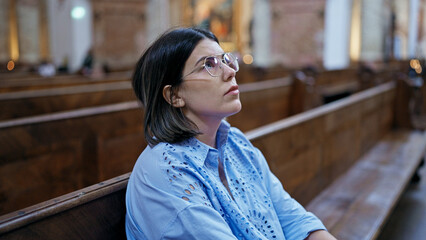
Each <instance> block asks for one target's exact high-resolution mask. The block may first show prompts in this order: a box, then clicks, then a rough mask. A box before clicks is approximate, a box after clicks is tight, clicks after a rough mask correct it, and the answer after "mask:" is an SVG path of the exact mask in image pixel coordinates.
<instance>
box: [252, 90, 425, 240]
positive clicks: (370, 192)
mask: <svg viewBox="0 0 426 240" xmlns="http://www.w3.org/2000/svg"><path fill="white" fill-rule="evenodd" d="M397 101H399V100H398V98H397V91H396V84H395V83H394V82H390V83H386V84H383V85H380V86H378V87H375V88H372V89H369V90H366V91H363V92H360V93H357V94H354V95H352V96H350V97H348V98H345V99H342V100H339V101H337V102H333V103H330V104H327V105H324V106H322V107H319V108H317V109H313V110H310V111H307V112H305V113H302V114H299V115H296V116H293V117H290V118H287V119H285V120H282V121H278V122H276V123H273V124H270V125H267V126H264V127H261V128H258V129H255V130H252V131H249V132H247V136H248V137H249V138H250V139H251V141H252V142H253V144H254V145H256V146H257V147H259V149H260V150H261V151H262V152H263V153H264V154H265V157H266V159H268V162H269V164H270V167H271V170H272V171H273V172H274V173H275V174H276V175H277V177H278V178H279V179H280V180H281V181H282V182H283V185H284V186H285V188H286V190H287V191H288V192H289V193H290V194H291V195H292V196H293V197H294V198H295V199H297V200H298V201H299V202H300V203H302V204H303V205H305V206H306V207H307V209H308V210H310V211H312V212H314V213H315V214H316V215H317V216H318V217H319V218H320V219H322V220H323V222H324V224H325V225H326V227H327V228H328V229H329V230H330V232H331V233H332V234H333V235H335V236H336V237H337V238H338V239H375V237H377V235H378V234H379V233H380V230H381V227H382V226H383V224H384V223H385V222H386V220H387V218H388V216H389V214H390V213H391V212H392V210H393V208H394V206H395V204H396V202H397V201H398V199H399V196H400V195H401V194H402V193H403V191H404V189H405V187H406V186H407V184H408V182H409V181H410V179H411V177H412V176H413V174H414V172H415V171H416V169H417V167H418V166H419V164H420V162H421V161H422V159H424V156H425V153H426V133H425V132H422V131H418V130H412V129H404V128H398V126H395V120H394V119H395V118H394V117H395V115H397V114H399V113H400V111H399V110H398V109H396V108H395V106H396V105H395V102H397Z"/></svg>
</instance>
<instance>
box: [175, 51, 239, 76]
mask: <svg viewBox="0 0 426 240" xmlns="http://www.w3.org/2000/svg"><path fill="white" fill-rule="evenodd" d="M225 55H228V56H230V57H231V59H234V61H232V62H231V63H233V62H235V63H236V66H237V69H234V68H232V67H230V66H229V64H227V63H225V60H224V57H225ZM218 56H221V58H220V59H219V58H218ZM210 57H214V58H216V59H218V60H219V64H220V65H219V68H220V69H222V73H223V64H225V65H226V66H228V67H230V68H231V69H233V70H234V71H235V72H238V71H239V70H240V65H239V64H238V58H237V57H235V56H234V54H232V53H230V52H226V53H221V54H217V55H210V56H206V57H204V59H203V65H201V66H199V67H195V68H194V69H193V70H192V71H191V72H189V73H188V74H186V75H185V76H183V77H182V79H184V78H186V77H187V76H189V75H191V74H193V73H194V72H196V71H198V70H199V69H201V68H204V69H205V70H206V71H207V72H208V73H209V75H210V76H212V77H218V76H220V74H218V75H214V74H212V73H211V72H210V71H209V70H208V69H207V68H206V60H207V58H210Z"/></svg>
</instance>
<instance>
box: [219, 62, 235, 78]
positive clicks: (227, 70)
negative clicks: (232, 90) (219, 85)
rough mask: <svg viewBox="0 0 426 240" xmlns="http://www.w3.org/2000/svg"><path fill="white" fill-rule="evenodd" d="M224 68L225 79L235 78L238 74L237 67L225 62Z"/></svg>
mask: <svg viewBox="0 0 426 240" xmlns="http://www.w3.org/2000/svg"><path fill="white" fill-rule="evenodd" d="M222 70H223V80H224V81H231V80H232V79H233V78H235V75H236V74H237V72H236V71H235V69H233V68H231V67H230V66H228V65H226V64H225V63H222Z"/></svg>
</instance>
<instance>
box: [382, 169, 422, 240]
mask: <svg viewBox="0 0 426 240" xmlns="http://www.w3.org/2000/svg"><path fill="white" fill-rule="evenodd" d="M419 173H420V176H421V180H420V182H418V183H411V184H410V185H409V186H408V189H407V191H406V192H405V193H404V195H403V196H402V197H401V199H400V201H399V203H398V205H397V206H396V208H395V210H394V212H393V214H392V215H391V217H390V219H389V221H388V222H387V224H386V225H385V227H384V229H383V232H382V234H381V235H380V236H379V237H378V240H396V239H398V240H411V239H426V166H423V167H422V168H420V171H419Z"/></svg>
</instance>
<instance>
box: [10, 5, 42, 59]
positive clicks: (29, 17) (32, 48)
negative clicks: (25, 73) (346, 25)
mask: <svg viewBox="0 0 426 240" xmlns="http://www.w3.org/2000/svg"><path fill="white" fill-rule="evenodd" d="M38 4H39V1H38V0H17V1H16V7H17V19H18V38H19V62H21V63H24V64H30V65H32V64H37V63H38V62H39V58H40V54H39V53H40V52H39V46H40V42H39V17H40V16H39V9H38Z"/></svg>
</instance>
